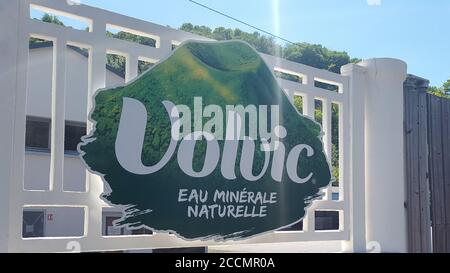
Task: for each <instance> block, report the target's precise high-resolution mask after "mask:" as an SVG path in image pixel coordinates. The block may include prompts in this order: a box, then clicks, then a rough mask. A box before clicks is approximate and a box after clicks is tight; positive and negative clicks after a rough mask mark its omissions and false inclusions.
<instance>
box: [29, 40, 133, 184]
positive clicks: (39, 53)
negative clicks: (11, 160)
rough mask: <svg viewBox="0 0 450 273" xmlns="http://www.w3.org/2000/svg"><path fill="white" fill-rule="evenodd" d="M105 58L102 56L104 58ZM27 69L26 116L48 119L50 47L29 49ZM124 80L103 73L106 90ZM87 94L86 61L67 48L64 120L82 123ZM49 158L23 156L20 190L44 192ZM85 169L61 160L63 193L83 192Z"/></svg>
mask: <svg viewBox="0 0 450 273" xmlns="http://www.w3.org/2000/svg"><path fill="white" fill-rule="evenodd" d="M105 58H106V56H105ZM28 61H29V64H28V65H29V66H28V75H29V78H28V92H27V115H28V116H36V117H42V118H50V116H51V90H52V63H53V47H45V48H38V49H31V50H30V54H29V60H28ZM124 82H125V80H124V79H123V78H121V77H119V76H117V75H116V74H114V73H112V72H111V71H109V70H107V72H106V84H107V86H114V85H118V84H123V83H124ZM87 90H88V58H87V57H85V56H83V55H81V54H79V53H78V52H76V51H74V50H73V49H70V48H67V77H66V103H65V108H66V114H65V115H66V120H68V121H76V122H82V123H84V122H86V120H87ZM49 172H50V154H49V153H43V152H29V151H27V152H26V155H25V178H24V188H25V189H27V190H48V189H49ZM85 181H86V168H85V167H84V165H83V164H82V162H81V160H80V159H79V158H78V157H77V156H73V155H66V156H65V158H64V181H63V187H64V190H65V191H85V190H86V182H85Z"/></svg>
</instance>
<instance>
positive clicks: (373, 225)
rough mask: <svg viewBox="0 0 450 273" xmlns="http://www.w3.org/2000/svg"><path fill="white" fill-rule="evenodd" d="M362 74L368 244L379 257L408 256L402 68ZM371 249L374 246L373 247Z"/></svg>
mask: <svg viewBox="0 0 450 273" xmlns="http://www.w3.org/2000/svg"><path fill="white" fill-rule="evenodd" d="M358 65H359V66H362V67H365V68H366V69H367V71H366V80H367V83H366V94H365V95H366V100H365V166H366V168H365V180H366V183H365V187H366V239H367V242H368V243H370V242H375V243H376V244H379V246H380V251H381V252H406V251H407V226H406V209H405V208H404V202H405V198H406V196H405V195H406V193H405V190H406V189H405V173H404V172H405V169H404V166H405V162H404V135H403V82H404V81H405V79H406V71H407V69H406V63H404V62H403V61H401V60H396V59H388V58H382V59H370V60H366V61H363V62H361V63H359V64H358ZM376 244H374V245H376Z"/></svg>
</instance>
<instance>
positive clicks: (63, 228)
mask: <svg viewBox="0 0 450 273" xmlns="http://www.w3.org/2000/svg"><path fill="white" fill-rule="evenodd" d="M49 216H52V217H51V218H50V217H49ZM83 233H84V208H81V207H62V208H56V207H47V208H45V224H44V235H45V236H46V237H65V236H83Z"/></svg>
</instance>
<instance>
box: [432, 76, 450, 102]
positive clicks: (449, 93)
mask: <svg viewBox="0 0 450 273" xmlns="http://www.w3.org/2000/svg"><path fill="white" fill-rule="evenodd" d="M428 93H430V94H433V95H435V96H438V97H443V98H450V79H448V80H447V81H446V82H444V83H443V84H442V86H441V87H436V86H431V87H430V88H428Z"/></svg>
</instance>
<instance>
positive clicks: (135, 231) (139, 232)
mask: <svg viewBox="0 0 450 273" xmlns="http://www.w3.org/2000/svg"><path fill="white" fill-rule="evenodd" d="M131 234H132V235H151V234H153V232H152V231H151V230H150V229H148V228H144V227H143V228H140V229H133V230H132V231H131Z"/></svg>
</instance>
